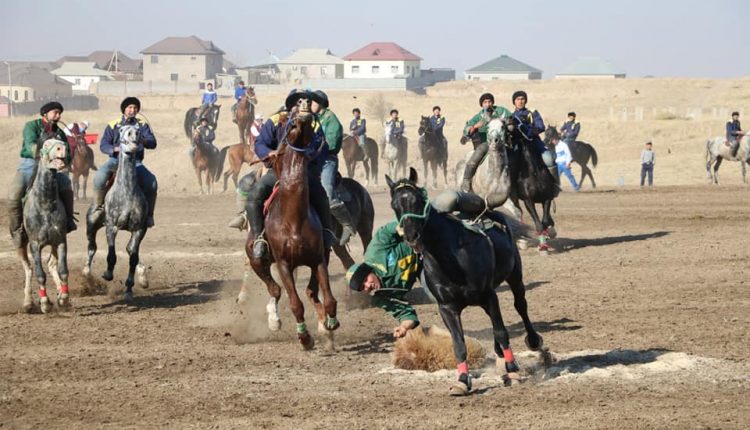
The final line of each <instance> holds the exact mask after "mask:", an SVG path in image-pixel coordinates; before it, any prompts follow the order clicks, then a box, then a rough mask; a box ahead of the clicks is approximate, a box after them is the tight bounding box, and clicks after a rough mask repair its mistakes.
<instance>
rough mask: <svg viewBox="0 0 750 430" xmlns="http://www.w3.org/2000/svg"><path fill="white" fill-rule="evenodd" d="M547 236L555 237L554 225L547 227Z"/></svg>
mask: <svg viewBox="0 0 750 430" xmlns="http://www.w3.org/2000/svg"><path fill="white" fill-rule="evenodd" d="M547 237H549V238H550V239H554V238H556V237H557V229H555V227H554V226H551V227H547Z"/></svg>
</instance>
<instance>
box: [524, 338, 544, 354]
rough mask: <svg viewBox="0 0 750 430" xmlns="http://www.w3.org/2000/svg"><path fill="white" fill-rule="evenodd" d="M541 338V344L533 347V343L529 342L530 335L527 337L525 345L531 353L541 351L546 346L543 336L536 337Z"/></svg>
mask: <svg viewBox="0 0 750 430" xmlns="http://www.w3.org/2000/svg"><path fill="white" fill-rule="evenodd" d="M536 336H537V337H538V338H539V344H538V345H532V344H531V342H529V335H526V337H524V338H523V341H524V343H525V344H526V347H527V348H529V350H531V351H539V350H540V349H542V347H543V346H544V338H543V337H542V335H541V334H537V335H536Z"/></svg>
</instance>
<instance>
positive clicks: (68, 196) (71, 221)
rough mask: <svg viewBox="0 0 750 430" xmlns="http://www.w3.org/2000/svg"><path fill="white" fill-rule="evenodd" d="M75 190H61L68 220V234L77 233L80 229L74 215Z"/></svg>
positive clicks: (61, 197)
mask: <svg viewBox="0 0 750 430" xmlns="http://www.w3.org/2000/svg"><path fill="white" fill-rule="evenodd" d="M73 197H74V195H73V190H60V199H61V200H62V202H63V206H65V215H66V216H67V218H68V225H67V228H68V233H70V232H71V231H75V230H76V229H78V227H77V226H76V218H75V213H74V210H75V208H74V206H73V200H74V198H73Z"/></svg>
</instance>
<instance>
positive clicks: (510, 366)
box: [503, 348, 520, 373]
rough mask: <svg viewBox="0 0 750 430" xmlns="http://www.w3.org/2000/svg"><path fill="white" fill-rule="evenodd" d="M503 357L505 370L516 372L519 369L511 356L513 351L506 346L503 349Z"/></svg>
mask: <svg viewBox="0 0 750 430" xmlns="http://www.w3.org/2000/svg"><path fill="white" fill-rule="evenodd" d="M503 359H504V360H505V371H506V372H508V373H518V371H519V370H520V369H519V368H518V364H517V363H516V358H515V357H514V356H513V351H512V350H511V349H510V348H508V349H504V350H503Z"/></svg>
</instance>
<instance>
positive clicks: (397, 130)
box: [386, 119, 406, 136]
mask: <svg viewBox="0 0 750 430" xmlns="http://www.w3.org/2000/svg"><path fill="white" fill-rule="evenodd" d="M386 123H387V124H393V128H391V136H402V135H403V134H404V129H405V128H406V127H404V120H403V119H398V120H396V121H394V120H393V119H389V120H388V121H386Z"/></svg>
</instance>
